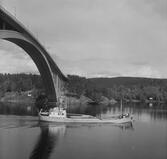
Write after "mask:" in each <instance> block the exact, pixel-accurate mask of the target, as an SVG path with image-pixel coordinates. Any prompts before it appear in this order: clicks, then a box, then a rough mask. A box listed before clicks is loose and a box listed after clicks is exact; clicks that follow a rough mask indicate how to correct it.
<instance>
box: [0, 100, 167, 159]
mask: <svg viewBox="0 0 167 159" xmlns="http://www.w3.org/2000/svg"><path fill="white" fill-rule="evenodd" d="M68 111H69V112H73V113H74V112H75V113H85V114H91V115H96V116H97V117H103V116H110V115H111V114H118V113H120V111H121V110H120V107H119V105H114V106H108V107H107V106H90V105H85V106H82V107H80V106H73V107H70V109H68ZM124 112H130V113H132V114H133V116H134V118H135V121H134V123H133V124H128V125H120V126H116V125H111V124H100V125H99V124H89V125H87V124H67V125H65V124H54V123H40V122H39V121H38V117H37V116H36V114H37V113H36V111H35V109H34V107H33V106H31V105H23V104H22V105H18V104H7V103H6V104H4V103H3V104H2V103H1V104H0V159H11V158H12V159H26V158H27V159H43V158H44V159H70V158H71V159H78V158H79V159H101V158H105V159H111V158H114V159H121V158H128V159H134V158H135V159H149V158H150V159H166V158H167V106H166V105H160V106H158V105H153V106H151V107H150V106H148V105H143V104H138V105H134V104H133V105H125V106H124Z"/></svg>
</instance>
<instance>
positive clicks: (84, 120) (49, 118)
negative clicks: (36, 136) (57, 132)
mask: <svg viewBox="0 0 167 159" xmlns="http://www.w3.org/2000/svg"><path fill="white" fill-rule="evenodd" d="M39 120H40V121H46V122H56V123H111V124H124V123H129V122H132V121H133V118H132V117H126V118H118V119H98V118H95V117H94V118H82V117H81V118H68V117H66V118H61V117H53V116H42V115H40V114H39Z"/></svg>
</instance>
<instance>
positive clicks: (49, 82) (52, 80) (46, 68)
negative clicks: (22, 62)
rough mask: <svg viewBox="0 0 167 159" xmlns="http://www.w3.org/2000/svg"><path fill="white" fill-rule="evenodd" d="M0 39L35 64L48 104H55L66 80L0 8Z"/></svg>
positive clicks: (49, 59) (13, 20) (39, 47)
mask: <svg viewBox="0 0 167 159" xmlns="http://www.w3.org/2000/svg"><path fill="white" fill-rule="evenodd" d="M0 39H3V40H7V41H9V42H12V43H14V44H16V45H18V46H19V47H21V48H22V49H23V50H25V52H26V53H27V54H28V55H29V56H30V57H31V58H32V60H33V61H34V63H35V64H36V66H37V68H38V70H39V72H40V74H41V78H42V80H43V84H44V87H45V91H46V93H47V95H48V99H49V101H50V102H56V101H57V100H58V98H59V97H60V95H61V92H62V91H63V90H64V84H65V82H66V81H67V78H66V77H65V76H64V74H63V73H62V72H61V70H60V69H59V68H58V66H57V65H56V63H55V62H54V60H53V59H52V58H51V56H50V55H49V53H48V52H47V51H46V49H45V48H44V47H43V46H42V45H41V44H40V42H39V41H38V40H37V39H36V38H35V37H34V36H33V35H32V33H31V32H30V31H28V30H27V29H26V28H25V26H24V25H23V24H21V23H20V22H19V21H18V20H17V19H16V18H15V17H14V16H12V15H11V14H10V13H9V12H8V11H6V10H5V9H4V8H3V7H2V6H0Z"/></svg>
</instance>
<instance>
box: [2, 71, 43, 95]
mask: <svg viewBox="0 0 167 159" xmlns="http://www.w3.org/2000/svg"><path fill="white" fill-rule="evenodd" d="M42 89H43V85H42V80H41V77H40V76H39V75H33V74H0V96H3V95H4V94H5V93H6V92H24V91H28V90H42Z"/></svg>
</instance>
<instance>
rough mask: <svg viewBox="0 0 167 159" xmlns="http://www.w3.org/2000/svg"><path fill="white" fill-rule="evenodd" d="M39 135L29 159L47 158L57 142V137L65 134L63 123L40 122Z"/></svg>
mask: <svg viewBox="0 0 167 159" xmlns="http://www.w3.org/2000/svg"><path fill="white" fill-rule="evenodd" d="M40 130H41V133H40V136H39V138H38V141H37V143H36V145H35V147H34V149H33V151H32V153H31V155H30V159H48V158H49V157H50V155H51V154H52V152H53V150H54V148H55V147H56V145H57V144H58V141H59V138H60V137H61V136H64V135H65V132H66V126H65V125H51V124H49V123H40Z"/></svg>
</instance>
